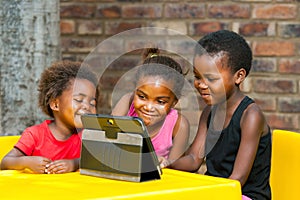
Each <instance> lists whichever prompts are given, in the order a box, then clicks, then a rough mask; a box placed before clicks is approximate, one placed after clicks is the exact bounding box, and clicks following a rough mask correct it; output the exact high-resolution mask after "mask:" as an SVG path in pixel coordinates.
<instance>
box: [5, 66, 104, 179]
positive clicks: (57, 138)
mask: <svg viewBox="0 0 300 200" xmlns="http://www.w3.org/2000/svg"><path fill="white" fill-rule="evenodd" d="M97 82H98V81H97V77H96V76H95V74H94V73H93V72H92V71H90V69H89V68H88V66H86V65H83V64H81V63H79V62H71V61H61V62H56V63H54V64H52V66H51V67H49V68H48V69H46V70H45V71H44V72H43V73H42V75H41V80H40V83H39V106H40V107H41V109H42V110H43V112H44V113H45V114H47V115H48V116H50V117H51V118H53V120H45V121H44V122H43V123H41V124H39V125H35V126H32V127H29V128H27V129H25V131H24V132H23V133H22V135H21V138H20V139H19V141H18V142H17V144H16V145H15V146H14V148H13V149H12V150H11V151H10V152H9V153H8V154H7V155H6V156H5V157H4V158H3V160H2V162H1V169H17V170H23V169H29V170H31V171H32V172H34V173H48V174H50V173H51V174H52V173H53V174H54V173H66V172H72V171H76V170H77V169H78V168H79V158H80V149H81V133H80V132H79V133H77V128H82V122H81V115H83V114H85V113H93V114H95V113H96V86H97Z"/></svg>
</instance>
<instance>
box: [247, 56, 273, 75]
mask: <svg viewBox="0 0 300 200" xmlns="http://www.w3.org/2000/svg"><path fill="white" fill-rule="evenodd" d="M252 71H253V72H275V71H276V59H275V58H254V59H253V62H252Z"/></svg>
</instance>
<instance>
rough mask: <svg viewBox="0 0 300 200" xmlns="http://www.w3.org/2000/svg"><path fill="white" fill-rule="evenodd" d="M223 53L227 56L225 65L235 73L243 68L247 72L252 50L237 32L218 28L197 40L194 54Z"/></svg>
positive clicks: (249, 66) (249, 67) (250, 63)
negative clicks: (218, 29)
mask: <svg viewBox="0 0 300 200" xmlns="http://www.w3.org/2000/svg"><path fill="white" fill-rule="evenodd" d="M218 53H224V54H225V55H227V56H228V63H227V66H228V67H230V68H231V70H232V72H233V73H235V72H237V71H238V70H239V69H241V68H244V69H245V70H246V75H248V74H249V72H250V69H251V65H252V51H251V48H250V47H249V45H248V43H247V42H246V41H245V39H244V38H243V37H242V36H240V35H239V34H237V33H235V32H233V31H229V30H220V31H216V32H212V33H209V34H207V35H206V36H204V37H203V38H201V39H200V40H199V41H198V45H197V47H196V49H195V56H197V55H203V54H208V55H211V56H214V55H216V54H218Z"/></svg>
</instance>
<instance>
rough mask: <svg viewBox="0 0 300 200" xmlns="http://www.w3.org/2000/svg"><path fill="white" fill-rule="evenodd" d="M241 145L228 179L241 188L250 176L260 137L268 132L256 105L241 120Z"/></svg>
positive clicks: (245, 112) (249, 108)
mask: <svg viewBox="0 0 300 200" xmlns="http://www.w3.org/2000/svg"><path fill="white" fill-rule="evenodd" d="M241 130H242V131H241V143H240V147H239V150H238V154H237V157H236V160H235V162H234V167H233V171H232V174H231V175H230V177H229V178H230V179H235V180H238V181H240V183H241V185H242V186H243V185H244V184H245V182H246V181H247V178H248V176H249V174H250V171H251V168H252V166H253V162H254V159H255V156H256V152H257V149H258V145H259V140H260V137H261V136H262V134H263V133H264V132H267V131H268V127H267V124H266V121H265V118H264V116H263V114H262V112H261V111H260V109H259V108H258V106H257V105H256V104H252V105H250V106H249V107H248V108H247V109H246V110H245V111H244V114H243V116H242V119H241Z"/></svg>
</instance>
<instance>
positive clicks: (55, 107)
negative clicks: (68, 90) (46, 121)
mask: <svg viewBox="0 0 300 200" xmlns="http://www.w3.org/2000/svg"><path fill="white" fill-rule="evenodd" d="M50 108H51V109H52V110H53V111H58V100H57V99H53V100H51V102H50Z"/></svg>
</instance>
